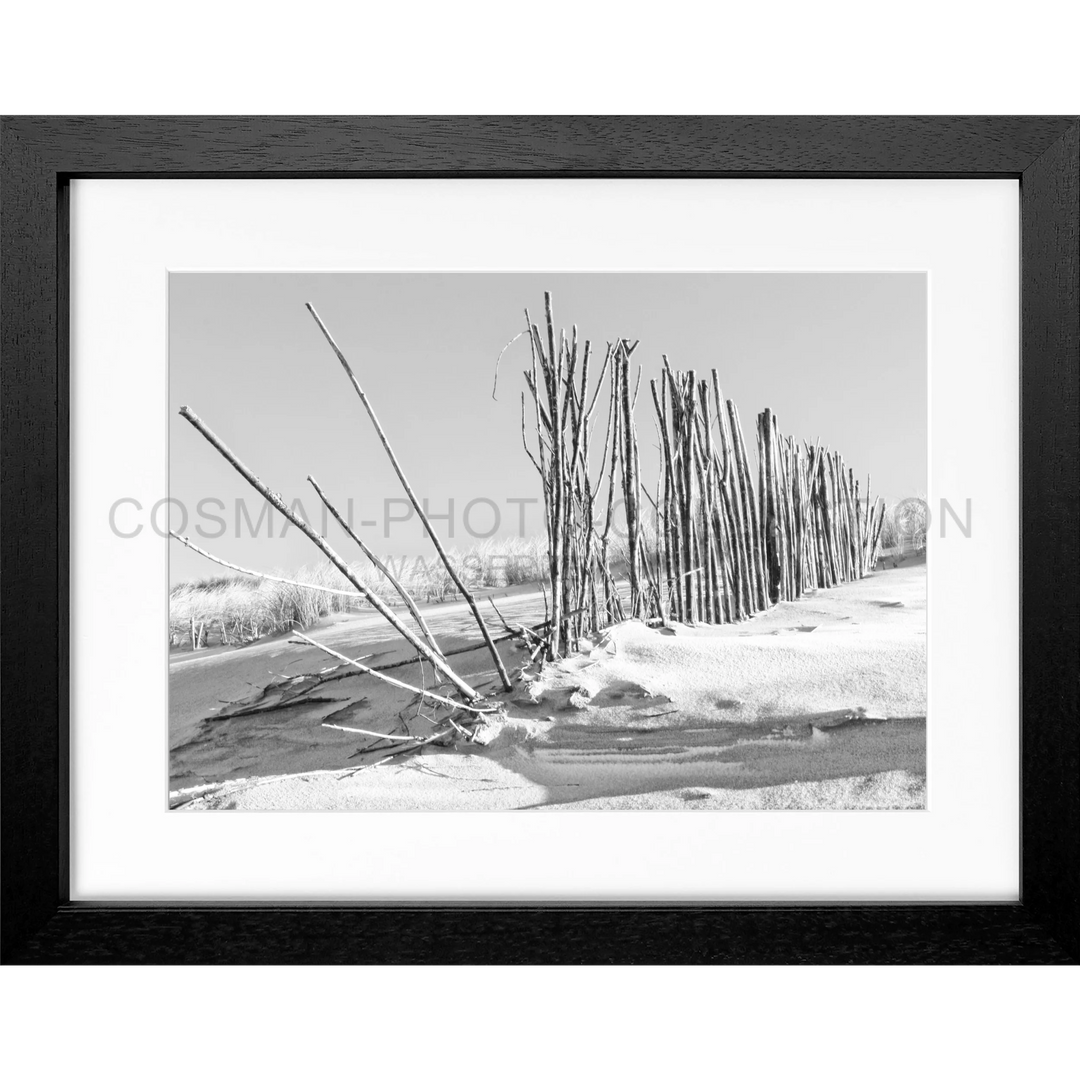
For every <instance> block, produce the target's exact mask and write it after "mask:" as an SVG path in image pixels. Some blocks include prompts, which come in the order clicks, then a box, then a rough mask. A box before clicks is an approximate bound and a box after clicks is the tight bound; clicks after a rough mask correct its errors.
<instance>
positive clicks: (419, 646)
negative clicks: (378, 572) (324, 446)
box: [180, 405, 480, 701]
mask: <svg viewBox="0 0 1080 1080" xmlns="http://www.w3.org/2000/svg"><path fill="white" fill-rule="evenodd" d="M180 415H181V416H182V417H183V418H184V419H185V420H187V422H188V423H189V424H191V426H192V427H193V428H195V430H196V431H198V432H199V434H200V435H202V437H203V438H204V439H206V441H207V442H208V443H210V445H211V446H212V447H214V449H215V450H217V452H218V453H219V454H220V455H221V456H222V457H223V458H224V459H225V460H226V461H227V462H228V463H229V464H230V465H231V466H232V467H233V468H234V469H235V470H236V471H237V472H238V473H239V474H240V475H241V476H242V477H243V478H244V479H245V480H246V481H247V482H248V483H249V484H250V485H251V486H252V487H253V488H254V489H255V490H256V491H257V492H258V493H259V494H260V495H261V496H262V497H263V498H264V499H265V500H266V501H267V502H268V503H269V504H270V505H271V506H272V507H273V508H274V509H275V510H277V511H278V513H280V514H281V515H282V516H283V517H285V518H286V520H288V521H289V522H291V523H292V524H293V525H295V526H296V527H297V528H298V529H299V530H300V531H301V532H302V533H303V534H304V535H305V536H306V537H307V538H308V539H309V540H310V541H311V542H312V543H313V544H314V545H315V546H316V547H317V548H318V549H319V550H320V551H321V552H322V553H323V554H324V555H325V556H326V557H327V558H328V559H329V560H330V561H331V562H332V563H333V564H334V566H336V567H337V569H338V570H339V571H340V572H341V574H342V575H343V576H344V577H345V578H346V579H347V580H348V581H350V582H351V583H352V584H353V585H354V586H355V588H356V591H357V592H358V593H360V595H361V596H362V597H363V598H364V599H365V600H366V601H367V602H368V603H369V604H371V606H372V607H373V608H375V610H376V611H377V612H379V614H380V615H382V617H383V618H384V619H386V621H387V622H388V623H390V625H391V626H392V627H393V628H394V629H395V630H396V631H397V632H398V633H399V634H400V635H401V636H402V637H403V638H404V639H405V640H406V641H407V642H408V643H409V644H410V645H412V646H413V648H415V649H416V651H417V652H418V653H420V655H421V656H423V657H425V658H426V659H427V660H428V661H430V662H431V664H432V665H434V667H435V668H436V669H437V670H439V671H441V672H442V673H443V674H444V675H445V676H446V677H447V678H448V679H449V680H450V681H451V682H452V683H453V684H454V685H455V686H456V687H457V688H458V690H460V691H461V693H462V694H464V695H465V697H466V698H467V699H468V700H469V701H475V700H476V698H478V697H479V696H480V695H479V694H478V693H477V692H476V691H475V690H474V689H473V688H472V687H471V686H470V685H469V684H468V683H467V682H465V681H464V679H462V678H461V677H460V676H459V675H458V674H457V673H456V672H455V671H454V669H453V668H452V667H451V666H450V665H449V664H448V663H447V662H446V659H445V658H444V657H442V656H438V655H437V654H436V653H434V652H433V651H432V650H431V649H430V648H429V646H428V645H427V644H426V643H425V642H424V641H422V640H421V639H420V638H419V637H417V636H416V634H414V633H413V632H412V630H410V629H409V628H408V626H406V625H405V624H404V623H403V622H402V621H401V620H400V619H399V618H398V617H397V616H396V615H395V614H394V613H393V611H391V610H390V608H388V607H387V606H386V604H384V603H383V601H382V600H381V599H380V598H379V597H378V596H377V595H376V594H375V593H373V592H372V591H371V590H370V589H369V588H367V586H366V585H364V583H363V582H362V581H361V580H360V579H359V577H357V576H356V574H355V573H354V572H353V570H352V568H351V567H350V566H349V565H348V564H347V563H346V562H345V560H344V559H342V558H341V556H340V555H338V553H337V552H336V551H335V550H334V549H333V548H332V547H331V546H330V545H329V544H328V543H327V542H326V539H325V538H324V537H322V536H320V535H319V534H318V533H317V532H316V531H315V530H314V529H313V528H312V527H311V526H310V525H309V524H308V523H307V522H306V521H304V519H303V518H301V517H300V516H299V515H298V514H295V513H294V512H293V511H292V510H291V509H290V508H289V507H288V506H287V505H286V504H285V501H284V499H282V497H281V496H280V495H278V493H277V492H276V491H271V490H270V488H268V487H267V486H266V484H264V483H263V482H262V481H261V480H260V479H259V478H258V477H257V476H256V475H255V474H254V473H253V472H252V471H251V470H250V469H249V468H248V467H247V466H246V465H245V464H244V463H243V462H242V461H241V460H240V459H239V458H238V457H237V456H236V455H235V454H234V453H233V452H232V451H231V450H230V449H229V448H228V447H227V446H226V445H225V443H223V442H222V441H221V439H219V438H218V437H217V435H215V434H214V432H213V431H211V430H210V428H208V427H207V426H206V424H204V423H203V422H202V420H200V419H199V417H198V416H196V415H195V413H193V412H192V411H191V410H190V409H189V408H188V407H187V406H186V405H185V406H183V407H182V408H181V409H180Z"/></svg>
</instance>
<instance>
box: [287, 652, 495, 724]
mask: <svg viewBox="0 0 1080 1080" xmlns="http://www.w3.org/2000/svg"><path fill="white" fill-rule="evenodd" d="M293 636H294V637H297V638H299V639H300V640H301V641H303V642H305V643H306V644H308V645H313V646H314V647H315V648H316V649H321V650H322V651H323V652H324V653H326V654H327V656H333V657H334V658H335V659H337V660H340V661H341V662H342V663H343V664H349V665H350V666H351V667H354V668H356V669H357V670H358V671H362V672H363V673H364V674H365V675H373V676H374V677H375V678H376V679H380V680H382V681H383V682H384V683H389V684H390V685H391V686H396V687H397V688H398V689H399V690H408V691H409V692H410V693H413V694H420V695H421V696H422V697H426V698H427V699H428V700H429V701H437V702H438V703H439V704H440V705H447V706H449V707H450V708H451V709H464V710H466V711H467V712H471V713H475V714H476V715H478V716H485V715H489V714H491V713H494V712H497V711H498V710H497V709H482V708H478V707H477V706H475V705H470V704H468V703H465V702H461V701H454V700H453V699H452V698H448V697H443V696H442V694H436V693H435V692H434V691H433V690H422V689H421V688H420V687H418V686H410V685H409V684H408V683H405V682H402V681H401V680H400V679H395V678H393V677H392V676H390V675H385V674H383V672H381V671H376V670H375V668H371V667H368V666H367V664H361V663H360V661H359V660H352V659H350V658H349V657H347V656H346V655H345V654H344V653H339V652H338V651H337V650H336V649H331V648H330V646H329V645H323V644H322V643H321V642H319V641H315V640H313V639H312V638H309V637H308V636H307V634H301V633H300V632H299V631H293ZM383 737H384V738H389V736H383Z"/></svg>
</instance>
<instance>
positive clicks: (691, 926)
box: [14, 904, 1071, 964]
mask: <svg viewBox="0 0 1080 1080" xmlns="http://www.w3.org/2000/svg"><path fill="white" fill-rule="evenodd" d="M14 959H15V960H16V961H20V962H30V963H60V964H65V963H94V964H121V963H126V964H131V963H145V964H175V963H197V964H214V963H266V964H430V963H439V964H551V963H566V964H703V963H704V964H963V963H985V964H998V963H1002V964H1004V963H1013V964H1015V963H1039V964H1067V963H1070V962H1071V961H1070V956H1069V954H1068V953H1067V952H1066V951H1065V950H1064V949H1062V948H1061V947H1060V946H1059V945H1057V944H1056V943H1055V942H1054V941H1053V939H1052V938H1051V937H1050V936H1049V935H1048V934H1047V933H1046V931H1045V930H1044V929H1043V928H1042V927H1041V926H1040V925H1039V924H1038V923H1037V922H1035V921H1034V920H1032V919H1031V917H1030V915H1029V914H1028V913H1026V912H1025V910H1024V908H1023V907H1022V906H1021V905H1020V904H1011V905H1002V906H997V905H991V906H979V905H955V906H930V905H927V906H899V905H897V906H891V905H890V906H884V905H882V906H874V907H840V906H837V907H805V908H795V907H773V908H735V907H730V908H729V907H713V908H700V907H650V908H634V907H622V908H611V907H606V908H605V907H592V908H586V907H558V906H554V907H495V906H479V907H470V908H466V909H463V908H461V907H457V908H453V907H426V908H425V907H386V908H381V907H370V908H351V909H350V908H345V909H342V908H331V907H327V908H305V907H302V906H291V907H276V908H258V907H235V908H198V907H196V908H186V909H185V908H176V907H172V908H165V907H161V908H149V907H136V906H131V907H126V906H116V907H111V908H88V907H83V906H80V905H74V906H70V907H67V906H66V907H64V908H61V910H60V911H59V912H58V913H57V915H56V916H55V917H54V918H53V920H52V921H51V922H50V923H49V925H48V926H47V927H46V929H45V931H44V933H42V934H39V935H37V936H36V937H35V938H34V939H32V940H31V941H30V942H29V943H28V944H27V945H26V946H24V947H23V948H22V949H20V951H19V953H18V954H17V955H16V956H15V957H14Z"/></svg>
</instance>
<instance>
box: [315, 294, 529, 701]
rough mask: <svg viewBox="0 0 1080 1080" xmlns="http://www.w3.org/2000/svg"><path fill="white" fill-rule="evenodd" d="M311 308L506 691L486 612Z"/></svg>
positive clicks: (504, 674) (505, 678) (503, 670)
mask: <svg viewBox="0 0 1080 1080" xmlns="http://www.w3.org/2000/svg"><path fill="white" fill-rule="evenodd" d="M304 306H305V307H306V308H307V309H308V311H310V312H311V317H312V318H313V319H314V320H315V322H316V324H317V325H318V327H319V329H320V330H321V331H322V333H323V337H325V338H326V340H327V342H328V343H329V345H330V348H331V349H333V350H334V354H335V355H336V356H337V358H338V360H339V361H340V363H341V366H342V367H343V368H344V369H345V374H346V375H348V377H349V381H350V382H351V383H352V384H353V389H354V390H355V391H356V393H357V395H358V396H359V398H360V401H361V402H362V403H363V406H364V408H365V409H366V410H367V414H368V416H369V417H370V418H371V422H372V424H373V425H374V426H375V432H376V434H377V435H378V436H379V441H380V442H381V443H382V444H383V449H384V450H385V451H386V454H387V457H389V458H390V464H391V465H393V466H394V472H396V473H397V477H398V479H399V480H400V481H401V486H402V487H403V488H404V489H405V494H406V495H408V496H409V501H410V502H411V503H412V505H413V509H414V510H415V511H416V513H417V516H418V517H419V518H420V520H421V521H422V522H423V523H424V528H425V529H426V530H427V534H428V536H429V537H431V542H432V543H433V544H434V545H435V550H436V551H437V552H438V553H439V558H441V559H442V561H443V566H445V567H446V572H447V573H448V574H449V575H450V580H451V581H453V583H454V585H455V586H456V587H457V590H458V592H460V593H461V595H462V596H463V597H464V598H465V602H466V603H467V604H468V605H469V609H470V610H471V611H472V613H473V618H474V619H476V625H477V626H478V627H479V628H480V633H481V634H482V635H483V637H484V643H485V644H486V645H487V647H488V651H489V652H490V653H491V656H492V659H493V660H494V661H495V667H496V669H497V670H498V672H499V678H500V679H501V680H502V684H503V689H504V690H512V689H513V684H512V683H511V682H510V676H509V675H508V674H507V672H506V665H505V664H503V661H502V657H501V656H500V655H499V650H498V649H497V648H496V647H495V642H494V641H492V639H491V633H490V631H489V630H488V628H487V623H485V622H484V617H483V615H481V614H480V608H479V607H477V605H476V600H475V599H474V598H473V595H472V593H471V592H470V591H469V590H468V588H466V586H465V583H464V582H463V581H462V580H461V577H460V575H459V574H458V572H457V571H456V570H455V569H454V565H453V563H452V562H451V561H450V556H449V555H448V554H447V552H446V549H445V548H444V547H443V545H442V541H441V540H440V539H439V535H438V533H436V532H435V529H434V528H433V527H432V524H431V522H430V521H429V520H428V516H427V514H426V513H424V508H423V507H422V506H421V505H420V500H419V499H418V498H417V497H416V493H415V492H414V491H413V489H412V486H411V485H410V484H409V481H408V480H407V479H406V478H405V473H404V472H403V471H402V469H401V465H400V464H399V463H398V459H397V455H396V454H395V453H394V450H393V448H392V447H391V446H390V440H389V439H387V437H386V432H384V431H383V429H382V425H381V424H380V423H379V418H378V417H377V416H376V415H375V410H374V409H373V408H372V407H371V402H370V401H368V397H367V394H365V393H364V391H363V388H362V387H361V386H360V383H359V381H358V380H357V378H356V376H355V375H354V374H353V370H352V368H351V367H350V366H349V362H348V360H346V359H345V354H344V353H343V352H342V351H341V349H339V348H338V345H337V342H336V341H334V339H333V337H332V336H331V334H330V331H329V330H327V328H326V325H325V324H324V323H323V321H322V319H320V318H319V315H318V312H316V310H315V309H314V308H313V307H312V306H311V305H310V304H305V305H304Z"/></svg>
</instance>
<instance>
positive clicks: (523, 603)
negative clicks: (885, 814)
mask: <svg viewBox="0 0 1080 1080" xmlns="http://www.w3.org/2000/svg"><path fill="white" fill-rule="evenodd" d="M496 602H497V603H498V605H499V609H500V611H501V612H502V613H503V615H504V616H505V617H506V618H507V620H508V621H510V622H511V623H514V622H516V621H530V620H532V621H536V620H537V619H539V618H542V612H543V600H542V598H541V597H540V596H538V595H535V594H532V593H529V592H527V591H526V592H522V593H518V594H517V595H513V596H507V597H502V598H498V599H497V601H496ZM491 614H492V622H493V623H495V622H496V621H497V620H496V619H495V616H494V612H492V613H491ZM427 617H428V619H429V622H430V623H431V625H432V629H433V630H434V632H435V633H436V634H438V635H439V638H440V641H441V642H442V643H443V646H444V649H445V650H446V651H447V652H448V653H449V652H453V651H455V650H462V651H460V652H458V653H457V655H455V656H453V658H452V659H453V663H454V665H455V668H456V669H457V670H459V671H460V672H461V674H463V675H464V676H465V677H466V678H467V679H468V680H469V681H470V682H471V683H472V684H473V685H475V686H477V687H478V688H480V689H482V690H483V691H484V692H485V693H489V694H491V695H492V696H493V697H497V698H498V699H499V700H501V701H502V702H503V703H504V704H505V713H504V715H503V716H501V717H500V718H499V719H497V720H495V721H494V722H492V723H490V724H488V725H486V727H485V729H484V731H483V734H482V736H481V738H482V740H483V745H479V744H477V743H474V744H459V745H458V746H455V747H427V748H425V749H424V750H423V751H422V752H419V753H415V754H411V755H407V756H397V757H382V758H380V757H379V756H378V754H372V753H370V752H369V748H370V747H371V746H372V740H371V739H370V738H368V737H365V736H362V735H359V734H357V733H356V731H355V729H357V728H359V729H363V730H365V731H375V732H379V733H387V734H404V733H411V734H417V735H423V734H424V733H425V729H427V731H430V730H431V725H430V721H428V720H427V719H426V718H425V716H424V714H423V712H422V711H421V710H419V709H418V708H417V706H416V703H415V700H411V696H410V695H409V693H408V692H406V691H398V690H395V689H394V688H392V687H388V686H385V685H384V684H381V683H378V682H376V680H374V679H373V678H371V677H370V676H365V675H362V674H360V673H349V671H348V669H346V670H345V671H341V670H336V671H335V670H333V669H331V668H328V667H327V664H326V663H325V661H328V660H329V658H328V657H326V656H325V654H323V653H321V652H318V651H317V650H314V649H311V648H310V647H305V646H302V645H297V644H293V643H290V642H289V641H288V640H287V639H277V640H274V641H265V642H260V643H258V644H256V645H253V646H249V647H247V648H245V649H225V650H215V651H213V652H206V653H196V654H194V655H193V654H190V653H188V654H180V655H178V656H176V657H175V658H174V660H173V664H172V671H171V680H170V747H171V754H170V769H171V776H172V781H171V783H170V787H171V789H172V791H171V792H170V805H172V806H174V807H176V808H178V809H184V810H199V809H234V810H295V811H299V810H508V809H523V808H536V809H615V810H629V809H664V810H671V809H680V810H685V809H690V810H706V809H841V808H842V809H919V808H922V807H924V806H925V799H926V792H925V773H926V722H925V714H926V566H925V562H924V561H909V562H906V563H903V564H900V565H898V566H897V567H896V568H895V569H888V570H884V571H880V572H878V573H875V574H873V575H871V576H869V577H867V578H864V579H862V580H861V581H858V582H853V583H850V584H847V585H844V586H842V587H840V588H837V589H833V590H827V591H821V592H818V593H816V594H814V595H812V596H809V597H807V598H805V599H803V600H799V601H796V602H792V603H782V604H780V605H778V606H776V607H774V608H772V609H770V610H769V611H767V612H764V613H762V614H760V615H758V616H756V617H755V618H753V619H751V620H749V621H747V622H743V623H738V624H733V625H726V626H707V627H706V626H703V627H685V626H676V627H670V628H649V627H646V626H644V625H643V624H641V623H636V622H627V623H623V624H620V625H619V626H616V627H613V628H611V629H610V630H609V631H607V632H606V633H605V634H604V635H602V636H600V637H599V638H597V639H595V640H590V641H588V642H582V643H581V646H582V649H581V651H580V652H579V653H578V654H577V655H576V656H574V657H572V658H570V659H568V660H565V661H562V662H560V663H559V664H557V665H549V666H548V667H547V668H546V669H545V671H544V672H543V674H542V675H541V676H540V677H539V678H532V679H530V678H528V677H527V676H526V678H525V679H519V680H516V682H515V689H514V691H513V692H512V693H510V694H496V692H497V691H498V689H499V687H498V685H497V683H496V682H495V672H494V670H493V665H492V663H491V658H490V656H489V655H488V654H487V653H486V652H484V651H483V650H482V649H477V648H475V640H474V638H475V630H473V631H470V617H469V614H468V611H467V610H466V609H465V607H464V605H463V604H447V605H437V606H435V607H433V608H432V609H430V611H429V612H428V615H427ZM311 636H313V637H314V638H316V639H317V640H320V641H323V642H325V643H326V644H328V645H330V646H331V647H333V648H335V649H338V650H340V651H342V652H344V653H345V654H346V655H349V656H354V657H361V656H363V657H367V659H366V660H365V661H364V662H365V663H367V664H372V665H376V664H378V665H384V664H387V663H393V662H395V661H400V662H401V663H402V666H400V667H399V668H396V669H394V670H393V672H392V674H394V675H395V676H396V677H397V678H399V679H401V680H403V681H405V682H409V683H413V684H420V683H422V682H423V681H424V680H425V679H426V685H428V686H431V671H430V669H427V670H425V671H421V669H420V666H419V665H418V664H416V663H415V662H409V660H408V653H407V652H406V650H405V649H404V648H402V646H400V645H398V643H397V642H394V641H388V640H387V639H386V633H385V630H384V628H383V625H381V624H380V621H379V619H378V616H376V615H368V614H364V615H353V616H343V617H339V618H337V619H334V620H330V621H328V622H327V623H326V624H324V625H323V626H321V627H320V628H318V629H317V630H315V631H312V632H311ZM500 650H501V651H502V652H503V655H504V657H505V660H506V663H507V666H508V668H510V669H511V670H516V669H520V668H521V666H522V664H523V661H524V659H525V656H524V654H523V652H521V650H520V648H519V647H518V646H517V644H516V643H515V642H514V641H510V640H507V641H503V642H501V643H500ZM327 725H330V726H327ZM348 728H352V729H354V730H353V731H349V730H343V729H348ZM384 745H385V747H386V748H391V747H394V746H395V744H394V743H393V742H387V743H385V744H384ZM399 745H400V744H399Z"/></svg>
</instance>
